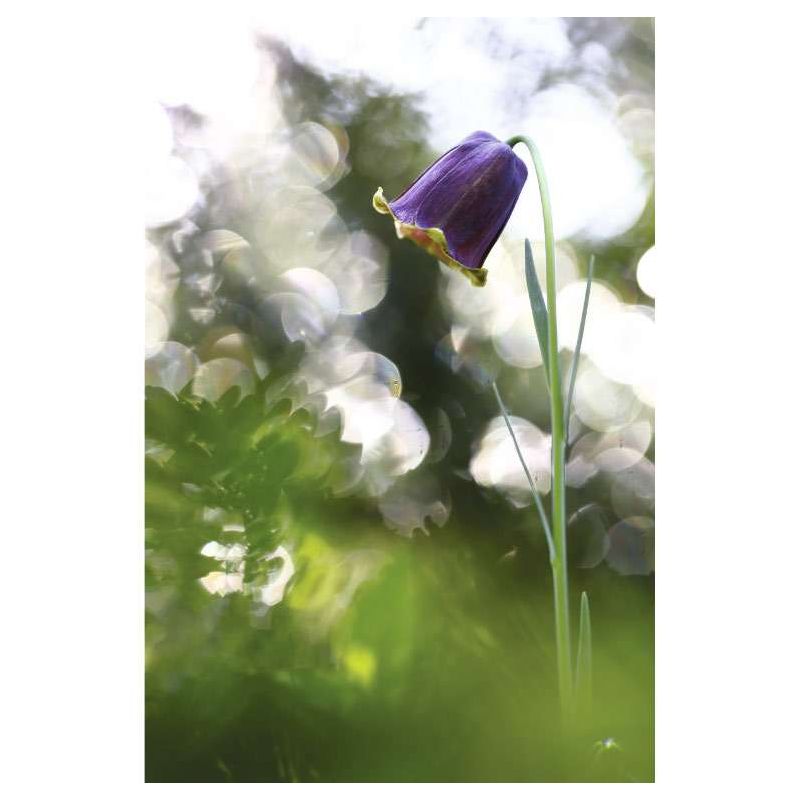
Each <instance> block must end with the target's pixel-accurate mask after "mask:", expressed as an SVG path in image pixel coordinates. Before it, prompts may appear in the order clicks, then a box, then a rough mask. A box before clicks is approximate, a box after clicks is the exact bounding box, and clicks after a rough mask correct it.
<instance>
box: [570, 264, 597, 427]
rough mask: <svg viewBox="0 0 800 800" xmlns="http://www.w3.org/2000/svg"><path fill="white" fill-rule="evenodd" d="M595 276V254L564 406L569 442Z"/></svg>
mask: <svg viewBox="0 0 800 800" xmlns="http://www.w3.org/2000/svg"><path fill="white" fill-rule="evenodd" d="M593 276H594V254H592V255H591V256H590V257H589V272H588V274H587V276H586V293H585V294H584V295H583V310H582V311H581V324H580V326H579V327H578V341H577V342H576V343H575V352H574V353H573V354H572V369H571V370H570V376H569V390H568V391H567V405H566V406H565V408H564V422H565V424H566V426H567V442H569V415H570V412H571V411H572V395H573V393H574V392H575V379H576V378H577V376H578V363H579V362H580V360H581V345H582V344H583V331H584V328H585V327H586V313H587V311H588V310H589V293H590V292H591V290H592V277H593Z"/></svg>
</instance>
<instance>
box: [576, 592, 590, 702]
mask: <svg viewBox="0 0 800 800" xmlns="http://www.w3.org/2000/svg"><path fill="white" fill-rule="evenodd" d="M591 705H592V619H591V616H590V614H589V595H587V594H586V592H581V618H580V624H579V627H578V658H577V665H576V670H575V707H576V709H577V711H578V713H579V714H586V713H588V711H589V709H590V707H591Z"/></svg>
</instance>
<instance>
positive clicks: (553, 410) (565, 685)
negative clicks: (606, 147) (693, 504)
mask: <svg viewBox="0 0 800 800" xmlns="http://www.w3.org/2000/svg"><path fill="white" fill-rule="evenodd" d="M518 143H522V144H524V145H525V146H526V147H527V148H528V152H529V153H530V154H531V159H532V160H533V166H534V169H535V170H536V179H537V180H538V182H539V195H540V197H541V199H542V218H543V220H544V247H545V270H546V275H547V310H548V315H547V323H548V340H547V351H548V361H549V363H548V367H549V370H550V375H549V378H550V425H551V434H552V448H553V492H552V499H553V515H552V534H553V546H554V549H555V557H554V558H553V559H552V560H551V562H550V563H551V569H552V572H553V600H554V606H555V626H556V652H557V658H558V688H559V695H560V698H561V709H562V711H563V712H564V714H565V716H566V715H567V714H569V713H570V711H571V709H572V687H573V681H572V656H571V653H570V650H571V643H570V638H571V637H570V629H569V627H570V626H569V592H568V581H567V517H566V471H565V461H564V450H565V435H564V434H565V430H564V400H563V398H562V391H561V378H560V376H559V368H558V323H557V320H556V258H555V239H554V237H553V217H552V213H551V210H550V193H549V191H548V189H547V178H546V176H545V173H544V165H543V164H542V158H541V155H540V154H539V150H538V148H537V147H536V145H535V144H534V143H533V141H532V140H531V139H529V138H528V137H527V136H513V137H512V138H511V139H509V140H508V141H507V142H506V144H508V146H509V147H514V145H515V144H518Z"/></svg>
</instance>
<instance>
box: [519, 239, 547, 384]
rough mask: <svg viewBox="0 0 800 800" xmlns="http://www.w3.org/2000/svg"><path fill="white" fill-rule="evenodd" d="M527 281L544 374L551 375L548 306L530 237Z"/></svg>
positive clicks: (527, 253) (526, 267) (526, 272)
mask: <svg viewBox="0 0 800 800" xmlns="http://www.w3.org/2000/svg"><path fill="white" fill-rule="evenodd" d="M525 283H526V284H527V286H528V299H529V300H530V304H531V313H532V314H533V325H534V327H535V328H536V338H537V339H538V340H539V350H541V352H542V363H543V364H544V374H545V375H546V376H549V375H550V356H549V353H548V349H547V342H548V336H547V306H546V305H545V302H544V296H543V295H542V287H541V286H540V285H539V278H538V277H537V275H536V268H535V266H534V264H533V250H532V249H531V242H530V239H526V240H525Z"/></svg>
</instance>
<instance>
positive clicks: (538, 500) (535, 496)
mask: <svg viewBox="0 0 800 800" xmlns="http://www.w3.org/2000/svg"><path fill="white" fill-rule="evenodd" d="M492 389H494V396H495V397H496V398H497V405H498V406H499V407H500V413H501V414H502V415H503V419H504V420H505V421H506V427H507V428H508V432H509V433H510V434H511V441H512V442H514V447H515V449H516V451H517V457H518V458H519V463H520V464H522V469H523V471H524V472H525V476H526V477H527V479H528V484H529V485H530V487H531V493H532V494H533V501H534V503H535V504H536V510H537V511H538V512H539V519H540V520H541V522H542V527H543V528H544V535H545V538H546V539H547V549H548V550H549V552H550V560H551V561H552V560H553V559H554V558H555V548H554V547H553V534H552V533H551V532H550V524H549V523H548V521H547V514H546V513H545V510H544V506H543V505H542V498H541V497H540V495H539V491H538V490H537V488H536V484H535V483H534V481H533V478H532V477H531V473H530V471H529V470H528V465H527V464H526V463H525V459H524V458H523V456H522V451H521V450H520V448H519V444H518V443H517V437H516V435H515V434H514V428H512V427H511V420H510V419H509V418H508V412H507V411H506V406H505V403H504V402H503V398H502V397H500V391H499V390H498V388H497V384H496V383H495V382H494V381H492Z"/></svg>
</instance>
